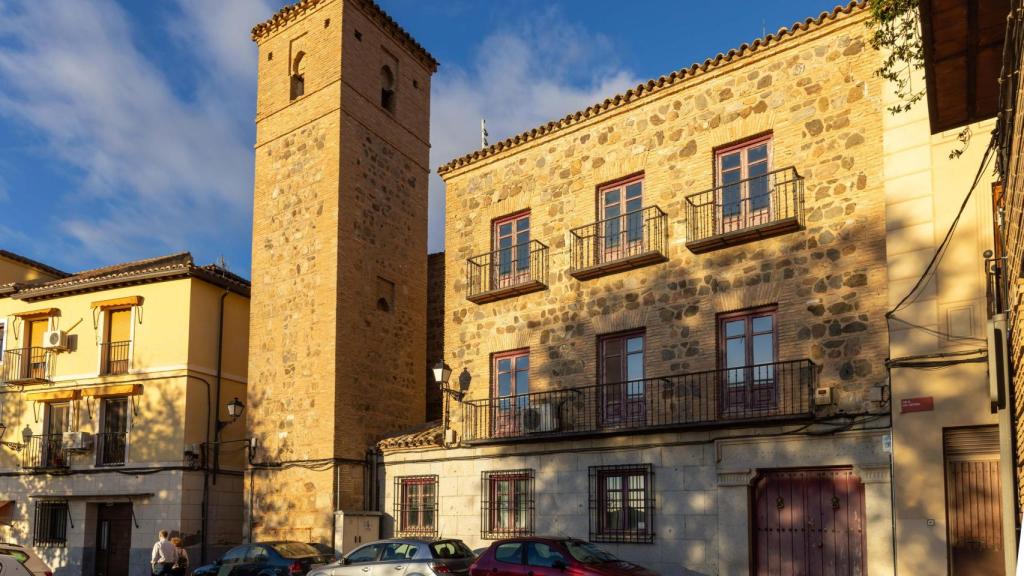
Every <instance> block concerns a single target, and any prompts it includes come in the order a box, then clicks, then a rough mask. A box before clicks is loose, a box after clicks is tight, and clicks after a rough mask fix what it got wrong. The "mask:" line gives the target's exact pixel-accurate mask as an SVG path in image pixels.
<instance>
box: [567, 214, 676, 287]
mask: <svg viewBox="0 0 1024 576" xmlns="http://www.w3.org/2000/svg"><path fill="white" fill-rule="evenodd" d="M569 254H570V258H571V264H570V267H571V269H570V270H569V274H571V275H572V276H573V277H574V278H576V279H578V280H586V279H588V278H595V277H597V276H603V275H605V274H611V273H613V272H620V271H622V270H627V269H630V268H639V267H640V266H647V265H648V264H656V263H658V262H664V261H666V260H668V216H667V215H666V214H665V212H663V211H662V210H661V208H658V207H657V206H648V207H646V208H643V209H642V210H636V211H634V212H629V213H627V214H623V215H621V216H616V217H614V218H608V219H606V220H601V221H600V222H594V223H593V224H587V225H586V226H580V227H579V228H574V229H572V230H571V231H570V237H569Z"/></svg>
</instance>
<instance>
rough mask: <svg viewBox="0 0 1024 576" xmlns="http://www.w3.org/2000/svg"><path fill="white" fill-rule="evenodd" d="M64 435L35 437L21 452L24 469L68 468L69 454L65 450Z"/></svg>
mask: <svg viewBox="0 0 1024 576" xmlns="http://www.w3.org/2000/svg"><path fill="white" fill-rule="evenodd" d="M63 441H64V436H63V434H43V435H42V436H33V437H32V438H31V439H30V440H29V442H28V444H27V445H25V447H24V448H23V449H22V451H21V465H22V467H23V468H40V469H52V468H67V467H68V453H67V451H66V450H64V446H63Z"/></svg>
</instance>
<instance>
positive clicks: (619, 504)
mask: <svg viewBox="0 0 1024 576" xmlns="http://www.w3.org/2000/svg"><path fill="white" fill-rule="evenodd" d="M653 481H654V471H653V468H652V466H651V465H650V464H638V465H626V466H592V467H591V468H590V540H591V541H594V542H633V543H651V542H654V485H653V484H654V482H653Z"/></svg>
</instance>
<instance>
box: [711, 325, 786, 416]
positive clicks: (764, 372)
mask: <svg viewBox="0 0 1024 576" xmlns="http://www.w3.org/2000/svg"><path fill="white" fill-rule="evenodd" d="M718 329H719V335H720V339H721V341H720V343H719V350H720V354H721V368H722V370H721V374H722V388H723V390H722V410H723V412H725V413H727V414H730V415H733V416H739V417H743V416H744V415H750V416H754V415H758V414H762V413H764V412H767V411H770V410H772V409H773V408H774V407H775V403H776V378H775V376H776V375H775V361H776V338H775V310H774V309H759V310H755V311H746V312H741V313H736V314H724V315H722V316H720V317H719V328H718Z"/></svg>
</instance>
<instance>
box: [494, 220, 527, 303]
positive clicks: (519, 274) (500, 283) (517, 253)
mask: <svg viewBox="0 0 1024 576" xmlns="http://www.w3.org/2000/svg"><path fill="white" fill-rule="evenodd" d="M529 275H530V213H529V212H520V213H518V214H513V215H511V216H506V217H504V218H499V219H497V220H495V221H494V282H493V285H492V287H491V288H492V289H497V288H502V287H504V286H512V285H515V284H516V283H517V280H522V279H524V277H525V278H529Z"/></svg>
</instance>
